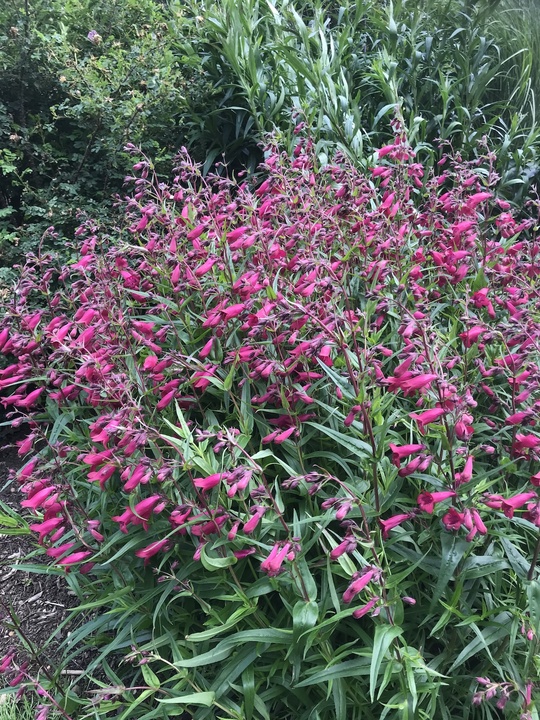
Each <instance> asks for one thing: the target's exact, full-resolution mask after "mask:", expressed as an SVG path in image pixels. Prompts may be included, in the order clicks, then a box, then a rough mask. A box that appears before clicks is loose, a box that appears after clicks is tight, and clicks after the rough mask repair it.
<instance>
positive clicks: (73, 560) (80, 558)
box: [56, 550, 92, 567]
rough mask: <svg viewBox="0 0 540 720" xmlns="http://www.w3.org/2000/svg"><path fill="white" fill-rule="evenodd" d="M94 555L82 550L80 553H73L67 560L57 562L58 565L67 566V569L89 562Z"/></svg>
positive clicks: (67, 556)
mask: <svg viewBox="0 0 540 720" xmlns="http://www.w3.org/2000/svg"><path fill="white" fill-rule="evenodd" d="M91 555H92V553H91V552H90V551H89V550H81V551H80V552H76V553H72V554H71V555H66V557H65V558H62V560H58V561H57V563H56V564H57V565H65V566H66V567H67V566H69V565H76V564H77V563H81V562H84V561H85V560H87V559H88V558H89V557H90V556H91Z"/></svg>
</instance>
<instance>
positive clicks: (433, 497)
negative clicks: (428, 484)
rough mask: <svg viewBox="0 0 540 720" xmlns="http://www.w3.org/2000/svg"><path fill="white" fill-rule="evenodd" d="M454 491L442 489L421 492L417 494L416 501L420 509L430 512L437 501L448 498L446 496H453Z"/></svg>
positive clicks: (454, 494)
mask: <svg viewBox="0 0 540 720" xmlns="http://www.w3.org/2000/svg"><path fill="white" fill-rule="evenodd" d="M455 496H456V493H455V492H454V491H453V490H442V491H440V492H427V491H424V492H421V493H420V495H419V496H418V499H417V502H418V507H419V508H420V510H423V511H424V512H427V513H429V514H430V515H431V514H432V512H433V510H434V506H435V505H436V504H437V503H440V502H443V501H444V500H448V498H451V497H455Z"/></svg>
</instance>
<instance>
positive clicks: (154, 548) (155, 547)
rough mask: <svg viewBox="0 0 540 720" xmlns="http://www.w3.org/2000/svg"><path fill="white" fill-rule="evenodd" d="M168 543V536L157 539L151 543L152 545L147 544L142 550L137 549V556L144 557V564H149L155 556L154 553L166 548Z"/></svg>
mask: <svg viewBox="0 0 540 720" xmlns="http://www.w3.org/2000/svg"><path fill="white" fill-rule="evenodd" d="M168 545H169V540H168V539H167V538H164V539H163V540H156V542H153V543H150V545H147V546H146V547H144V548H142V549H141V550H137V552H136V553H135V555H136V556H137V557H140V558H143V559H144V564H145V565H148V563H149V562H150V558H152V557H154V555H157V554H158V552H160V551H161V550H163V549H164V548H166V547H167V546H168Z"/></svg>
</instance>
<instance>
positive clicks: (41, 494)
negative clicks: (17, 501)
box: [21, 485, 55, 510]
mask: <svg viewBox="0 0 540 720" xmlns="http://www.w3.org/2000/svg"><path fill="white" fill-rule="evenodd" d="M54 491H55V487H54V486H53V485H48V486H47V487H44V488H43V489H41V490H39V491H38V492H36V493H34V494H32V495H31V496H30V497H29V498H28V499H27V500H23V501H22V502H21V507H26V508H31V509H32V510H36V508H38V507H40V506H41V505H42V504H43V503H44V502H45V500H47V498H48V497H49V496H50V495H51V493H53V492H54Z"/></svg>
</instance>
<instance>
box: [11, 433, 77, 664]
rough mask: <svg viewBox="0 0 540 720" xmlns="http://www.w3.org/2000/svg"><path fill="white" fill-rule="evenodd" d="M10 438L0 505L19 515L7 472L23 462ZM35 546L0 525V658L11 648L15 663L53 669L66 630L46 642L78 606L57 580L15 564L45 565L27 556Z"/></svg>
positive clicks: (16, 495)
mask: <svg viewBox="0 0 540 720" xmlns="http://www.w3.org/2000/svg"><path fill="white" fill-rule="evenodd" d="M15 439H16V438H15V437H14V436H11V437H9V438H3V440H0V501H2V502H3V503H4V504H5V505H7V506H9V507H10V508H11V509H13V510H15V511H16V512H19V502H20V501H21V500H22V499H23V498H22V496H21V495H20V493H19V492H18V491H17V487H16V483H15V482H13V483H11V479H12V474H11V473H10V470H15V469H17V468H19V467H21V466H22V464H23V461H22V460H21V458H19V457H18V455H17V448H16V447H14V446H13V445H11V446H9V445H7V446H6V444H5V443H6V442H10V443H14V442H15ZM2 445H3V447H2ZM0 512H2V510H1V507H0ZM36 548H38V545H37V543H36V541H35V540H34V539H33V537H31V536H29V535H4V534H2V529H1V526H0V588H1V590H0V658H2V657H3V656H4V655H5V654H6V653H7V652H8V651H9V650H11V649H13V648H15V649H17V662H18V663H19V664H20V663H21V662H22V661H23V660H28V661H29V662H30V666H31V667H32V668H33V669H34V670H37V669H38V667H39V666H40V665H41V666H52V667H54V666H55V665H56V664H57V661H58V660H59V651H58V646H59V644H60V643H61V642H62V641H63V640H64V639H65V637H66V634H67V632H68V629H67V628H66V627H64V628H63V629H62V630H60V631H59V632H58V634H57V636H56V637H55V639H53V640H52V641H51V643H50V644H48V643H47V641H48V639H49V638H50V637H51V635H52V634H53V633H54V632H55V630H57V628H58V626H59V625H60V624H61V623H62V621H63V620H64V619H65V618H66V616H67V615H68V613H69V609H70V608H71V607H74V606H76V605H77V604H78V602H77V598H76V597H75V596H74V594H73V593H72V592H71V591H70V590H69V589H68V587H67V586H66V583H65V580H64V578H63V577H62V576H58V575H46V574H41V573H40V574H38V573H35V572H29V571H25V570H19V569H18V567H17V566H18V565H23V564H25V563H30V564H33V565H35V564H46V561H47V559H48V558H46V557H45V556H44V555H37V556H35V557H32V558H29V557H28V556H29V555H30V554H31V553H33V552H35V550H36ZM10 614H11V615H12V616H13V617H15V618H17V620H16V623H17V624H18V625H19V627H20V630H21V632H22V633H23V634H24V637H25V638H26V640H27V641H29V643H30V644H31V646H32V647H33V650H31V651H29V649H28V648H25V647H24V645H25V643H24V641H23V640H22V639H21V638H20V637H18V633H17V632H16V631H15V630H14V628H13V618H10Z"/></svg>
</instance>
